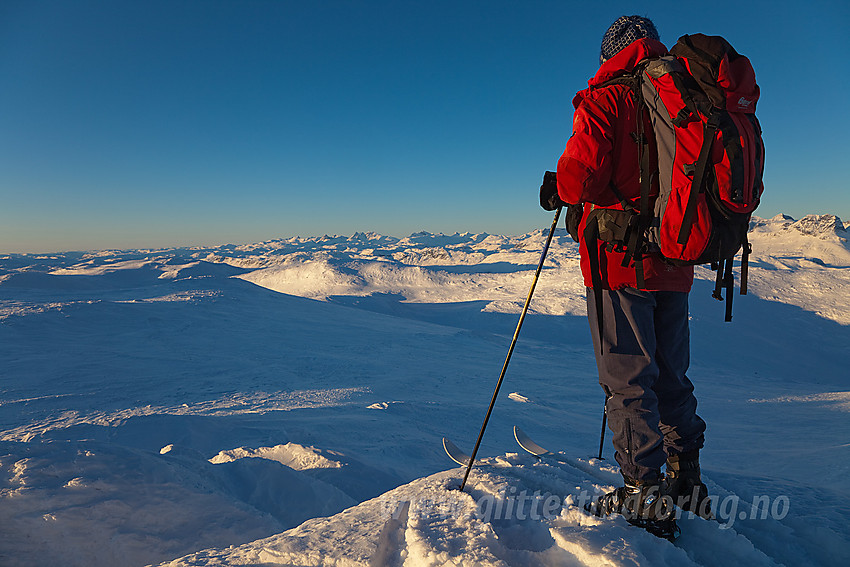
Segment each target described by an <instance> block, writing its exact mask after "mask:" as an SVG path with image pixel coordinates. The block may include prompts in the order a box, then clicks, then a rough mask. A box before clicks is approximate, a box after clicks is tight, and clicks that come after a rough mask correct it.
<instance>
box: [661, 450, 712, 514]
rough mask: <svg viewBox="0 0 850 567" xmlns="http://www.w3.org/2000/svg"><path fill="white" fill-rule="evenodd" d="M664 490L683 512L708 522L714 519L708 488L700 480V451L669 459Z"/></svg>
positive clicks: (673, 456)
mask: <svg viewBox="0 0 850 567" xmlns="http://www.w3.org/2000/svg"><path fill="white" fill-rule="evenodd" d="M663 490H664V493H665V494H668V495H669V496H670V497H671V498H672V499H673V502H674V503H675V504H676V506H678V507H679V508H681V509H682V510H684V511H686V512H693V513H694V514H696V515H698V516H700V517H701V518H705V519H707V520H711V519H713V518H714V515H713V514H712V512H711V500H709V498H708V488H706V486H705V484H703V483H702V480H701V479H700V470H699V450H696V451H689V452H687V453H681V454H679V455H672V456H670V457H667V476H666V477H665V479H664V486H663Z"/></svg>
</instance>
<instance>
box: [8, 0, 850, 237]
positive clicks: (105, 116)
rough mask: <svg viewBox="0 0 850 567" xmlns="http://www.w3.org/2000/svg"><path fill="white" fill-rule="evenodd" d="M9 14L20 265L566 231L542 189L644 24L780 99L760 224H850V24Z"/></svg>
mask: <svg viewBox="0 0 850 567" xmlns="http://www.w3.org/2000/svg"><path fill="white" fill-rule="evenodd" d="M710 5H711V6H712V8H711V9H710V10H708V9H706V6H707V4H706V3H705V2H685V1H681V2H617V1H613V2H602V3H590V2H587V1H584V2H570V1H566V0H550V1H535V0H529V1H525V2H502V1H498V0H490V1H463V0H456V1H453V2H443V1H439V0H432V1H427V2H425V1H411V2H406V1H401V0H396V1H366V0H364V1H355V0H348V1H343V0H336V1H322V0H315V1H309V2H308V1H289V0H278V1H273V0H262V1H260V0H238V1H237V0H233V1H229V2H225V1H220V0H196V1H190V0H145V1H141V0H138V1H118V0H101V1H97V0H75V1H46V0H3V1H2V2H0V77H2V88H0V252H46V251H58V250H83V249H101V248H130V247H133V248H136V247H163V246H172V245H200V244H208V245H214V244H222V243H228V242H232V243H243V242H254V241H259V240H264V239H270V238H277V237H285V236H293V235H321V234H326V233H327V234H351V233H353V232H354V231H358V230H374V231H377V232H381V233H384V234H389V235H396V236H403V235H407V234H410V233H411V232H414V231H418V230H429V231H433V232H447V233H450V232H455V231H461V232H462V231H474V232H490V233H500V234H518V233H524V232H527V231H529V230H533V229H535V228H539V227H543V226H547V225H548V223H549V222H551V218H550V213H547V212H545V211H543V210H541V209H540V208H539V206H538V205H537V191H538V187H539V185H540V179H541V177H542V173H543V171H544V170H546V169H553V168H554V166H555V163H556V161H557V158H558V157H559V156H560V154H561V152H562V151H563V147H564V144H565V142H566V140H567V138H568V137H569V135H570V124H571V116H572V106H571V100H572V96H573V94H574V93H575V91H576V90H579V89H581V88H583V87H584V86H585V85H586V83H587V79H588V78H589V77H590V76H592V75H593V74H594V73H595V71H596V69H597V66H598V56H599V45H600V41H601V37H602V34H603V33H604V31H605V29H606V28H607V27H608V25H610V23H611V22H612V21H613V20H614V19H616V18H617V17H618V16H620V15H623V14H642V15H646V16H649V17H650V18H652V19H653V21H654V22H655V24H656V26H657V28H658V30H659V32H660V34H661V39H662V41H664V42H665V43H666V44H668V45H672V44H673V43H675V41H676V39H677V38H678V37H679V36H680V35H682V34H685V33H696V32H702V33H707V34H720V35H723V36H724V37H726V38H727V39H729V40H730V42H731V43H732V44H733V45H734V46H735V47H736V49H737V50H738V51H739V52H741V53H743V54H745V55H747V56H748V57H750V59H751V60H752V61H753V65H754V67H755V69H756V77H757V80H758V82H759V84H760V86H761V89H762V98H761V100H760V102H759V108H758V116H759V119H760V120H761V123H762V127H763V129H764V137H765V145H766V156H767V166H766V173H765V185H766V193H765V197H764V199H763V202H762V206H761V208H760V209H759V211H758V213H757V214H760V215H761V216H773V215H774V214H776V213H778V212H785V213H787V214H791V215H792V216H795V217H799V216H802V215H804V214H807V213H834V214H838V215H839V216H841V217H842V218H843V219H844V220H850V196H849V195H850V192H848V182H847V179H848V177H847V175H846V173H845V170H844V166H845V164H846V163H847V162H848V160H850V158H848V155H850V152H848V150H850V142H848V139H850V138H849V137H848V132H850V112H848V110H847V96H848V95H847V93H848V92H850V84H848V83H850V75H848V73H847V70H848V62H847V61H848V57H850V39H848V34H847V30H848V29H850V3H848V2H845V1H838V0H835V1H821V0H812V1H809V2H805V3H804V2H783V1H772V2H739V1H725V0H722V1H717V0H715V1H714V2H711V3H710Z"/></svg>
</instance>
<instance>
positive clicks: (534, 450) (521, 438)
mask: <svg viewBox="0 0 850 567" xmlns="http://www.w3.org/2000/svg"><path fill="white" fill-rule="evenodd" d="M514 439H516V442H517V443H519V446H520V447H522V448H523V449H525V450H526V451H528V452H529V453H531V454H532V455H534V456H535V457H537V458H540V457H543V456H549V457H557V455H555V453H553V452H552V451H550V450H549V449H544V448H543V447H541V446H540V445H538V444H537V443H535V442H534V440H533V439H531V437H529V436H528V434H527V433H526V432H525V431H523V430H522V429H520V428H519V427H517V426H516V425H514Z"/></svg>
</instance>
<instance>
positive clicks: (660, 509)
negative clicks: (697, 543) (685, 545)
mask: <svg viewBox="0 0 850 567" xmlns="http://www.w3.org/2000/svg"><path fill="white" fill-rule="evenodd" d="M623 480H624V485H623V486H621V487H619V488H616V489H614V490H612V491H611V492H609V493H608V494H603V495H602V496H600V497H599V498H597V499H596V500H594V501H592V502H589V503H588V504H585V506H584V509H585V510H586V511H587V512H589V513H591V514H593V515H595V516H599V517H602V516H609V515H611V514H615V513H616V514H621V515H622V516H623V517H624V518H625V519H626V521H627V522H629V523H630V524H632V525H635V526H638V527H641V528H643V529H645V530H646V531H648V532H649V533H651V534H652V535H654V536H656V537H661V538H664V539H668V540H670V541H672V540H674V539H676V536H678V535H679V528H678V526H677V525H676V519H675V518H674V514H673V505H672V500H671V499H670V498H668V497H666V496H665V495H664V493H663V492H662V488H663V485H662V484H661V480H660V478H659V479H657V480H654V481H637V480H634V479H631V478H628V477H625V476H624V477H623Z"/></svg>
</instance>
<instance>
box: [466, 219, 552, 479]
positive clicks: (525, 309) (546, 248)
mask: <svg viewBox="0 0 850 567" xmlns="http://www.w3.org/2000/svg"><path fill="white" fill-rule="evenodd" d="M560 216H561V207H558V209H557V210H556V211H555V219H554V220H553V221H552V226H551V227H550V228H549V236H548V237H547V238H546V244H545V245H544V246H543V253H542V254H540V262H538V263H537V271H536V272H535V273H534V280H533V281H532V282H531V289H529V290H528V297H527V298H526V299H525V306H524V307H523V308H522V314H521V315H520V316H519V322H518V323H517V326H516V331H514V338H513V340H511V346H510V348H509V349H508V356H507V357H506V358H505V364H503V365H502V372H501V374H499V381H498V382H496V389H495V390H494V391H493V397H492V399H491V400H490V407H489V408H487V415H486V416H485V417H484V423H483V424H482V425H481V432H480V433H479V434H478V441H476V442H475V448H474V449H473V450H472V455H471V456H470V457H469V463H467V465H466V473H465V474H464V475H463V482H461V483H460V490H461V491H463V488H464V487H465V486H466V480H467V479H468V478H469V471H471V470H472V465H473V463H475V455H477V454H478V448H479V447H480V446H481V439H483V438H484V430H485V429H487V422H489V421H490V414H491V413H493V406H495V405H496V397H497V396H498V395H499V389H500V388H501V387H502V380H503V379H504V378H505V372H507V370H508V363H509V362H510V361H511V355H512V354H513V352H514V347H515V346H516V341H517V338H518V337H519V330H520V329H521V328H522V322H523V321H524V320H525V314H526V313H528V306H529V304H531V296H532V295H534V288H535V286H537V280H538V279H539V278H540V271H541V270H542V269H543V261H544V260H545V259H546V253H547V252H548V251H549V245H550V244H551V243H552V236H553V235H554V234H555V228H556V226H557V224H558V217H560Z"/></svg>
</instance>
